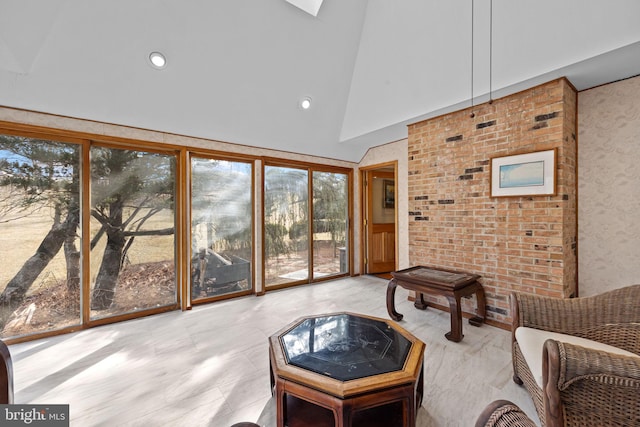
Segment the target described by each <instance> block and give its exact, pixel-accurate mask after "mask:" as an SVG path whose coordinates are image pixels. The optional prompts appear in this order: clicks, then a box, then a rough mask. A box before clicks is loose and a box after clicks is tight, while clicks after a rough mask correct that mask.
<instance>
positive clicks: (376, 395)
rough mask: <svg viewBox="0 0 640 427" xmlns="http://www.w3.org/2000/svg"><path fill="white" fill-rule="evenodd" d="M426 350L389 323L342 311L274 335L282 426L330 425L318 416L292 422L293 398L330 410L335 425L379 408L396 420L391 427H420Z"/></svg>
mask: <svg viewBox="0 0 640 427" xmlns="http://www.w3.org/2000/svg"><path fill="white" fill-rule="evenodd" d="M424 349H425V345H424V343H423V342H422V341H420V340H419V339H417V338H416V337H415V336H413V335H412V334H410V333H409V332H407V331H405V330H404V329H403V328H401V327H400V326H399V325H398V324H396V323H395V322H391V321H390V320H385V319H379V318H376V317H371V316H365V315H362V314H354V313H346V312H342V313H330V314H323V315H316V316H309V317H303V318H300V319H298V320H296V321H294V322H293V323H291V324H290V325H288V326H287V327H285V328H284V329H282V330H280V331H278V332H277V333H276V334H275V335H272V336H271V337H269V360H270V365H271V389H272V392H273V393H274V395H275V397H276V420H277V427H285V426H290V427H296V426H298V425H304V426H305V427H310V426H320V425H323V424H326V423H318V421H320V420H319V419H316V418H318V417H316V416H314V414H313V411H307V413H305V414H299V413H297V414H296V415H295V419H294V414H293V413H289V409H290V407H289V403H290V402H291V401H292V400H293V399H292V398H295V400H301V401H304V402H306V403H308V404H311V405H312V406H314V407H317V408H323V409H325V410H326V411H324V412H325V413H326V412H328V413H330V414H331V416H330V418H331V420H330V422H329V425H333V426H335V427H351V426H352V425H353V423H354V421H355V422H356V423H357V422H358V421H359V420H360V419H361V418H362V417H364V418H368V417H369V414H370V413H371V412H374V413H375V412H376V411H377V410H380V411H381V413H383V414H385V416H386V417H388V418H387V419H389V418H391V420H392V422H391V424H389V423H386V425H385V427H387V426H395V425H398V426H402V427H415V425H416V417H417V410H418V408H419V407H420V405H421V404H422V396H423V394H424V373H423V361H424ZM300 418H302V422H301V423H298V420H299V419H300ZM292 421H294V422H293V423H291V422H292ZM377 421H378V420H375V421H374V422H368V423H367V425H368V426H369V425H370V426H377V425H379V424H378V423H377Z"/></svg>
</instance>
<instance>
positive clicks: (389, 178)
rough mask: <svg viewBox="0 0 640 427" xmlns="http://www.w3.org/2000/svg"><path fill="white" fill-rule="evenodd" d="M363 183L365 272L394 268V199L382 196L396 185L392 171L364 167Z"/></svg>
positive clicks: (392, 269) (381, 271)
mask: <svg viewBox="0 0 640 427" xmlns="http://www.w3.org/2000/svg"><path fill="white" fill-rule="evenodd" d="M365 185H366V188H367V198H366V200H367V202H366V204H367V206H366V210H365V211H366V218H365V227H366V232H367V234H366V235H367V242H366V246H367V255H366V261H365V262H366V272H367V273H369V274H372V273H387V272H389V271H394V270H395V268H396V224H395V199H391V200H389V199H388V197H386V198H385V194H386V195H387V196H388V195H389V191H390V190H389V189H390V188H393V189H395V181H394V174H393V172H382V171H376V170H372V171H367V173H366V178H365ZM391 186H392V187H391ZM394 195H395V192H394ZM390 202H392V203H390Z"/></svg>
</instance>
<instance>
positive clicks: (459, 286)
mask: <svg viewBox="0 0 640 427" xmlns="http://www.w3.org/2000/svg"><path fill="white" fill-rule="evenodd" d="M391 276H392V277H393V278H392V279H391V280H390V281H389V285H388V286H387V312H388V313H389V316H390V317H391V318H392V319H393V320H395V321H400V320H402V317H403V316H402V314H400V313H398V312H397V311H396V309H395V292H396V287H397V286H398V285H400V286H401V287H403V288H405V289H408V290H411V291H415V292H416V300H415V303H414V306H415V307H416V308H418V309H420V310H424V309H425V308H427V302H426V301H425V300H424V294H425V293H427V294H435V295H443V296H445V297H446V298H447V301H449V308H450V311H451V331H450V332H448V333H446V334H445V337H446V338H447V339H448V340H450V341H454V342H460V341H461V340H462V338H463V337H464V335H463V334H462V308H461V307H460V299H461V298H462V297H465V296H469V295H473V294H475V295H476V300H477V304H478V305H477V309H476V312H477V315H476V316H474V317H472V318H471V319H469V324H471V325H473V326H480V325H482V323H483V322H484V318H485V314H486V301H485V296H484V289H483V288H482V285H481V284H480V282H478V279H480V276H479V275H477V274H470V273H464V272H460V271H455V270H447V269H439V268H430V267H422V266H418V267H412V268H408V269H405V270H400V271H395V272H393V273H391Z"/></svg>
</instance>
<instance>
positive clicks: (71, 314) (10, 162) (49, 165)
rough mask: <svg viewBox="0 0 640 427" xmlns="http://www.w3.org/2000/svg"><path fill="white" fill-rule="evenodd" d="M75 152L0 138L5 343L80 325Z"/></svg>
mask: <svg viewBox="0 0 640 427" xmlns="http://www.w3.org/2000/svg"><path fill="white" fill-rule="evenodd" d="M80 152H81V149H80V146H78V145H75V144H66V143H61V142H52V141H45V140H40V139H34V138H24V137H16V136H8V135H0V236H2V237H1V238H0V239H1V240H0V241H1V244H0V259H1V260H2V268H1V269H0V291H1V292H2V293H1V294H0V326H1V327H2V333H1V336H2V338H8V337H15V336H20V335H26V334H31V333H35V332H44V331H48V330H55V329H60V328H63V327H66V326H72V325H78V324H79V323H80V252H79V250H80V228H79V225H78V224H79V220H80V208H79V206H80V205H79V192H78V190H79V182H80V158H81V157H80Z"/></svg>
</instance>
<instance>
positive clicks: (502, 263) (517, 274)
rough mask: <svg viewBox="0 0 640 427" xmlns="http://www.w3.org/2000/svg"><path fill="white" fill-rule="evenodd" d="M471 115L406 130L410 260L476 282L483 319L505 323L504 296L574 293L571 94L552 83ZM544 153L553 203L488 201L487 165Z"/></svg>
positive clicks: (507, 315)
mask: <svg viewBox="0 0 640 427" xmlns="http://www.w3.org/2000/svg"><path fill="white" fill-rule="evenodd" d="M473 111H474V113H475V116H474V117H473V118H472V117H470V113H471V110H470V109H466V110H462V111H458V112H455V113H451V114H446V115H444V116H440V117H436V118H434V119H430V120H426V121H423V122H419V123H416V124H413V125H411V126H409V145H408V154H409V170H408V173H409V212H408V214H409V218H410V219H409V257H410V263H411V265H427V266H435V267H444V268H454V269H459V270H463V271H468V272H472V273H477V274H480V275H481V276H482V279H481V281H482V284H483V286H484V288H485V291H486V294H487V310H488V317H489V318H490V319H493V320H496V321H497V322H500V323H507V322H509V320H510V313H509V307H508V294H509V293H510V292H511V291H512V290H518V291H522V292H529V293H536V294H541V295H551V296H560V297H568V296H570V295H571V294H573V293H574V292H575V285H576V275H577V266H576V262H577V260H576V255H575V247H576V210H577V207H576V191H575V190H576V92H575V89H574V88H573V87H572V86H571V85H570V84H569V83H568V82H567V81H566V80H565V79H559V80H555V81H552V82H549V83H547V84H544V85H540V86H536V87H534V88H531V89H529V90H526V91H523V92H520V93H517V94H514V95H511V96H508V97H505V98H501V99H498V100H495V101H494V102H493V103H492V104H483V105H480V106H477V107H475V108H473ZM552 148H555V149H557V164H558V166H557V195H555V196H534V197H499V198H497V197H491V193H490V178H489V176H490V163H491V158H492V157H497V156H506V155H512V154H522V153H527V152H533V151H541V150H548V149H552ZM435 302H437V303H439V304H442V305H445V306H446V305H447V303H446V300H443V299H442V298H439V299H435ZM472 302H473V301H469V300H467V301H464V303H465V307H464V310H465V311H472V310H473V305H472V304H471V303H472Z"/></svg>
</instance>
